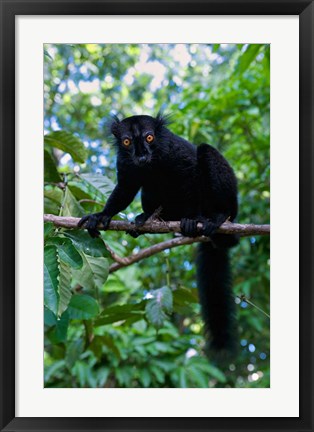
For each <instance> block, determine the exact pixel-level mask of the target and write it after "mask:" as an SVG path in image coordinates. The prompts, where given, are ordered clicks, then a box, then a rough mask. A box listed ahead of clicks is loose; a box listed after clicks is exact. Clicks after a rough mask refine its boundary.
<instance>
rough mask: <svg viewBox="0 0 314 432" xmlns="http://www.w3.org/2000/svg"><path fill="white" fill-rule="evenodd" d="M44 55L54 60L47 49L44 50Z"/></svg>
mask: <svg viewBox="0 0 314 432" xmlns="http://www.w3.org/2000/svg"><path fill="white" fill-rule="evenodd" d="M44 55H45V56H46V57H48V58H49V59H50V60H53V58H52V57H51V55H50V54H49V52H48V51H47V50H46V49H44Z"/></svg>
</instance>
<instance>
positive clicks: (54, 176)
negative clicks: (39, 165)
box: [44, 150, 62, 183]
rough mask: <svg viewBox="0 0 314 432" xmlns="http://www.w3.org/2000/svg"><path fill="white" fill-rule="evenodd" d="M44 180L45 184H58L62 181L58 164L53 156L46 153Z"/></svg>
mask: <svg viewBox="0 0 314 432" xmlns="http://www.w3.org/2000/svg"><path fill="white" fill-rule="evenodd" d="M44 180H45V182H52V183H58V182H61V181H62V178H61V176H60V174H59V173H58V170H57V167H56V164H55V162H54V160H53V158H52V156H51V154H50V153H49V152H48V151H47V150H45V151H44Z"/></svg>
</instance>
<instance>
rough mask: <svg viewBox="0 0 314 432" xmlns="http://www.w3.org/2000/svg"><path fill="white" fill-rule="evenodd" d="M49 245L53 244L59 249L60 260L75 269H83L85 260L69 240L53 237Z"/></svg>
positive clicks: (48, 242)
mask: <svg viewBox="0 0 314 432" xmlns="http://www.w3.org/2000/svg"><path fill="white" fill-rule="evenodd" d="M47 244H53V245H55V246H56V247H57V248H58V253H59V258H60V260H61V261H63V262H64V263H65V264H68V265H69V266H70V267H72V268H74V269H79V268H81V267H82V265H83V258H82V256H81V255H80V253H79V252H78V251H77V250H76V248H75V247H74V245H73V243H72V242H71V240H70V239H69V238H65V237H59V236H58V237H53V238H51V239H49V240H48V241H47Z"/></svg>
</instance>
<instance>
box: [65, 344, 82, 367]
mask: <svg viewBox="0 0 314 432" xmlns="http://www.w3.org/2000/svg"><path fill="white" fill-rule="evenodd" d="M83 351H84V341H83V339H76V340H74V341H71V342H70V343H69V344H68V345H67V351H66V355H65V363H66V365H67V367H68V368H69V369H71V368H72V367H73V366H74V365H75V363H76V361H77V360H78V359H79V357H80V355H81V354H82V352H83Z"/></svg>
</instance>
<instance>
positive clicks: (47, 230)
mask: <svg viewBox="0 0 314 432" xmlns="http://www.w3.org/2000/svg"><path fill="white" fill-rule="evenodd" d="M54 230H55V226H54V224H53V223H52V222H45V223H44V239H45V240H47V239H48V238H49V237H50V236H51V235H52V234H53V233H54Z"/></svg>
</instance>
